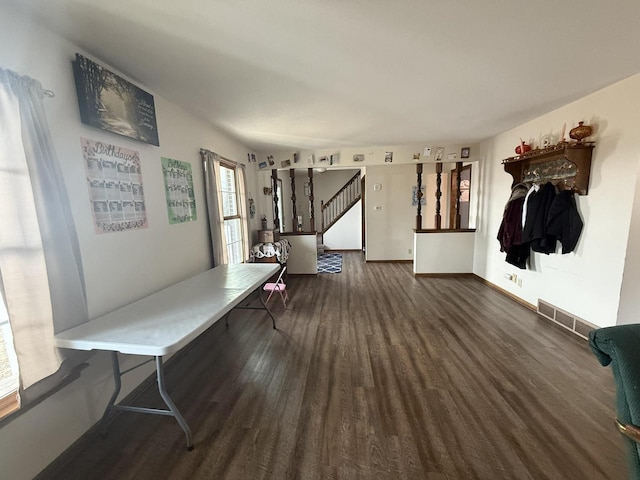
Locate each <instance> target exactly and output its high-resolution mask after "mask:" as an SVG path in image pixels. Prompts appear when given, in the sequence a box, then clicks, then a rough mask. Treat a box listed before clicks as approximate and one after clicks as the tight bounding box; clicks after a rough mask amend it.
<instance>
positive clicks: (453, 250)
mask: <svg viewBox="0 0 640 480" xmlns="http://www.w3.org/2000/svg"><path fill="white" fill-rule="evenodd" d="M474 240H475V233H473V232H456V233H452V232H440V233H415V234H414V244H413V245H414V247H413V248H414V250H413V251H414V252H415V254H414V257H413V273H472V272H473V244H474Z"/></svg>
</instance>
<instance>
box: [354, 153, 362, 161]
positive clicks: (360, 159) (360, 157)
mask: <svg viewBox="0 0 640 480" xmlns="http://www.w3.org/2000/svg"><path fill="white" fill-rule="evenodd" d="M353 161H354V162H364V153H356V154H355V155H354V156H353Z"/></svg>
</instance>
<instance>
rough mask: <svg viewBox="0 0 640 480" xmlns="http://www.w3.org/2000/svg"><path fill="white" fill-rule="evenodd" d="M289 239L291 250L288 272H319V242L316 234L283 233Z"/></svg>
mask: <svg viewBox="0 0 640 480" xmlns="http://www.w3.org/2000/svg"><path fill="white" fill-rule="evenodd" d="M282 238H286V239H287V240H289V243H290V244H291V251H290V253H289V259H288V260H287V273H292V274H297V275H314V274H316V273H318V244H317V240H316V236H315V235H309V234H307V235H283V236H282Z"/></svg>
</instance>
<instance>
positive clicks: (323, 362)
mask: <svg viewBox="0 0 640 480" xmlns="http://www.w3.org/2000/svg"><path fill="white" fill-rule="evenodd" d="M344 260H345V262H344V268H343V273H341V274H334V275H320V276H318V277H313V276H309V277H290V278H289V289H290V297H291V306H290V308H288V309H287V310H286V311H285V310H283V309H282V307H281V306H278V307H277V308H276V309H275V310H276V312H277V313H278V315H279V320H278V326H279V330H278V331H274V330H272V329H271V324H270V322H269V321H268V320H267V319H265V318H264V315H263V313H262V312H254V313H247V312H246V311H244V312H242V311H241V312H236V313H233V314H232V317H231V325H230V327H229V328H226V329H225V326H224V324H223V323H222V322H219V323H218V324H216V325H215V326H214V327H213V328H212V329H211V330H210V331H209V332H207V333H206V334H205V335H203V336H202V337H201V338H200V339H199V340H197V341H196V342H194V344H193V345H194V346H193V348H191V349H190V350H189V351H188V352H186V353H185V354H184V355H183V356H182V357H181V358H180V359H179V360H178V361H175V362H173V363H172V364H171V365H170V368H169V369H168V371H167V383H168V388H169V391H170V393H171V394H172V396H173V398H174V400H175V401H176V403H177V405H178V406H179V408H180V409H181V410H182V412H183V413H184V416H185V417H186V419H187V421H188V422H189V424H190V425H191V427H192V429H193V431H194V438H195V450H194V451H192V452H187V451H186V450H185V448H184V435H183V433H182V431H181V430H180V428H179V427H178V425H177V424H176V423H175V421H174V420H173V419H171V418H165V417H150V416H146V415H139V414H130V413H124V414H122V415H120V416H119V417H118V418H116V420H115V421H114V422H113V424H112V425H111V427H110V430H109V436H108V438H107V439H106V440H101V439H99V438H95V439H93V441H91V442H90V443H86V444H84V445H82V446H81V447H79V448H76V449H74V454H73V455H67V456H66V458H68V462H66V464H64V465H62V469H56V471H53V470H54V469H49V470H47V471H46V478H61V479H75V478H77V479H87V478H92V479H96V478H110V479H128V478H130V479H160V478H172V479H194V478H202V479H222V478H226V479H242V480H245V479H250V480H253V479H278V480H280V479H287V478H297V479H325V478H326V479H334V478H336V479H337V478H341V479H352V478H353V479H355V478H362V479H394V480H395V479H432V480H444V479H476V478H477V479H492V480H495V479H535V480H540V479H553V480H558V479H622V478H626V467H625V458H624V450H623V443H622V439H621V437H620V435H619V434H618V433H617V432H616V431H615V429H614V425H613V418H614V409H613V406H614V387H613V380H612V377H611V371H610V370H609V369H604V368H602V367H600V366H599V364H598V363H597V362H596V360H595V357H593V355H592V354H591V353H590V352H589V350H588V347H587V344H586V342H584V341H581V340H579V339H577V338H574V337H572V336H571V335H570V334H567V333H565V332H563V331H561V330H559V329H558V328H555V327H553V326H551V325H550V324H549V323H548V322H547V321H545V320H543V319H540V318H538V317H537V316H536V315H535V314H534V313H532V312H530V311H529V310H527V309H525V308H523V307H521V306H520V305H518V304H516V303H514V302H513V301H512V300H510V299H508V298H506V297H504V296H502V295H500V294H499V293H496V292H494V291H493V290H491V289H489V288H487V287H486V286H484V285H483V284H481V283H480V282H478V281H476V280H474V279H472V278H446V279H434V278H417V279H416V278H413V276H412V273H411V265H408V264H377V263H374V264H364V263H363V262H362V260H361V257H360V255H359V254H356V253H349V254H345V258H344ZM272 302H273V300H272ZM272 304H273V305H276V304H275V303H272ZM137 402H138V403H142V404H145V405H148V406H157V407H160V406H162V404H161V403H160V401H159V400H158V397H157V393H156V392H155V390H154V389H152V388H149V389H148V390H147V391H145V393H144V394H143V395H142V397H140V398H139V399H138V400H137ZM59 463H62V462H59Z"/></svg>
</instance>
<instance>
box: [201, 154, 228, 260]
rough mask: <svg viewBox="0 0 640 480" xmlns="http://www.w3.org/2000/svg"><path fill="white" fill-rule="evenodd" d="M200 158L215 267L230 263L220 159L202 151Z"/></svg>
mask: <svg viewBox="0 0 640 480" xmlns="http://www.w3.org/2000/svg"><path fill="white" fill-rule="evenodd" d="M200 156H201V157H202V163H203V165H204V184H205V195H206V198H207V214H208V217H209V230H210V232H211V251H212V255H213V266H214V267H215V266H216V265H224V264H225V263H228V257H227V240H226V238H225V234H224V214H223V212H222V202H221V201H220V191H221V190H222V187H221V183H220V159H219V158H218V154H216V153H214V152H212V151H210V150H205V149H201V150H200Z"/></svg>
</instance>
